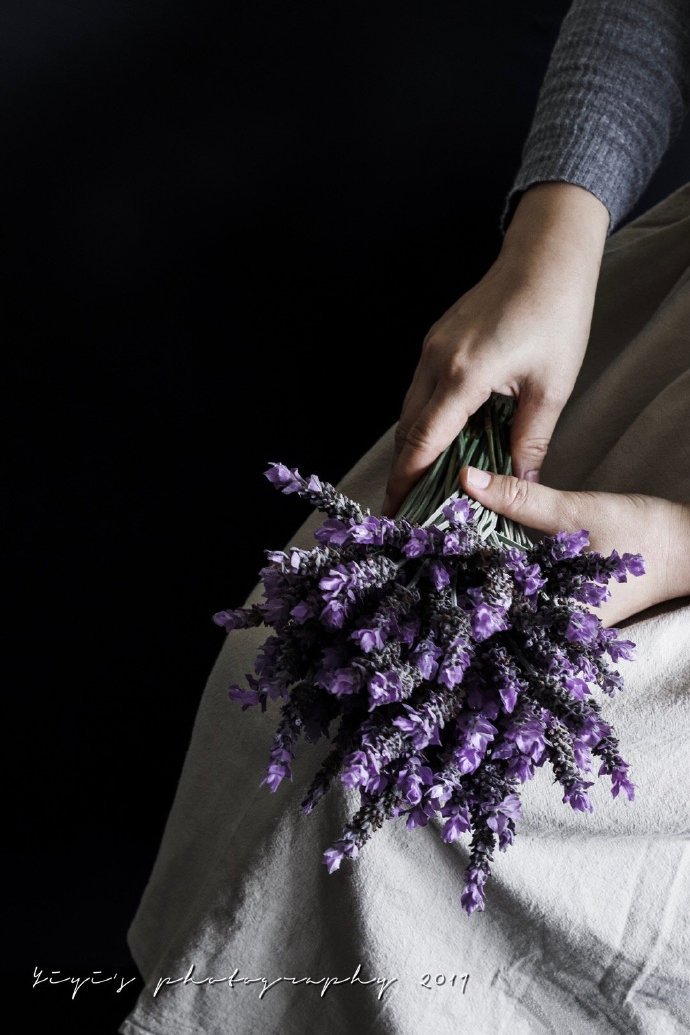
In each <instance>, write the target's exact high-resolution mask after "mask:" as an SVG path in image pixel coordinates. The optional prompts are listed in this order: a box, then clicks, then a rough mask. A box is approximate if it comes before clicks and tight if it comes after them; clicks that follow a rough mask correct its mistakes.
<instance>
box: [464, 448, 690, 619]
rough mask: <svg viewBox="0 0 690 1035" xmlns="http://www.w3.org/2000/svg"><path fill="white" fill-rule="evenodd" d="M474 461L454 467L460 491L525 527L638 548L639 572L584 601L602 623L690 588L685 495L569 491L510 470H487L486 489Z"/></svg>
mask: <svg viewBox="0 0 690 1035" xmlns="http://www.w3.org/2000/svg"><path fill="white" fill-rule="evenodd" d="M474 471H476V468H473V467H463V468H462V470H461V471H460V484H461V487H462V490H463V491H464V492H466V493H467V495H468V496H471V497H472V498H473V499H476V500H478V501H479V502H480V503H481V504H482V505H483V506H485V507H487V508H489V509H490V510H493V511H495V512H496V513H497V514H502V515H504V516H505V517H508V518H510V519H511V520H513V521H517V522H519V523H520V524H521V525H524V526H525V527H526V528H528V529H530V530H533V531H537V532H545V533H547V534H548V535H553V534H555V533H556V532H561V531H563V532H577V531H579V530H580V529H586V530H587V532H588V533H589V549H591V550H595V551H596V552H597V553H601V554H604V555H606V554H610V553H611V552H612V550H614V549H615V550H617V551H618V553H619V554H623V553H640V554H642V557H643V561H644V567H645V574H644V575H640V576H639V577H634V578H628V581H627V582H621V583H619V582H614V581H611V582H610V583H609V585H608V590H609V593H610V596H609V598H608V599H606V600H604V602H603V603H602V604H601V605H600V606H599V607H594V606H589V605H587V606H588V609H589V610H590V611H591V612H592V613H593V614H596V615H598V616H599V617H600V618H601V620H602V623H603V624H604V625H605V626H610V625H615V624H616V623H617V622H620V621H622V620H623V619H624V618H628V617H629V616H630V615H633V614H637V613H638V612H639V611H644V610H645V609H646V608H648V607H652V606H653V605H654V604H658V603H661V601H663V600H672V599H674V598H676V597H683V596H687V595H690V502H688V503H678V502H673V501H671V500H665V499H661V498H660V497H658V496H642V495H638V494H636V493H630V494H629V493H614V492H571V491H563V490H560V489H551V488H548V487H547V486H545V485H540V484H535V483H533V482H528V481H526V480H524V479H519V478H516V477H514V476H513V475H498V474H490V473H489V472H488V471H481V472H478V473H479V474H482V475H488V476H489V481H488V484H487V485H486V487H485V488H482V487H480V486H479V484H473V483H472V482H471V481H470V476H471V474H472V472H474Z"/></svg>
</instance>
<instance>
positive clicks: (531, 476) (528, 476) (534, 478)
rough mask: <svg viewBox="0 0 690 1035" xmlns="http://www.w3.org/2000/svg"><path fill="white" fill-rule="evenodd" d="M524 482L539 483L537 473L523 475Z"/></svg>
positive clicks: (531, 472)
mask: <svg viewBox="0 0 690 1035" xmlns="http://www.w3.org/2000/svg"><path fill="white" fill-rule="evenodd" d="M525 481H526V482H538V481H539V471H528V472H527V474H526V475H525Z"/></svg>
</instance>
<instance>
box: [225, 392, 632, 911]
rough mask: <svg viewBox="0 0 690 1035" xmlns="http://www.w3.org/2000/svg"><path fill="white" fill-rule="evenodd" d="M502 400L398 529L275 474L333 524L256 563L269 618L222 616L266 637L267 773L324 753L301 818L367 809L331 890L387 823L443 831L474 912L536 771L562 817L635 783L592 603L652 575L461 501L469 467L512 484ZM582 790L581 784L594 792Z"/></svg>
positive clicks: (308, 484) (610, 635) (348, 835)
mask: <svg viewBox="0 0 690 1035" xmlns="http://www.w3.org/2000/svg"><path fill="white" fill-rule="evenodd" d="M513 412H514V400H513V399H512V398H509V397H507V396H501V395H492V396H491V397H490V398H489V400H487V402H486V403H485V404H484V405H483V407H482V408H481V409H480V410H478V411H477V413H476V414H474V416H473V417H472V418H470V420H469V422H468V424H467V426H466V427H465V428H464V429H463V431H462V432H461V433H460V434H459V435H458V437H457V439H456V440H455V441H454V442H453V443H452V444H451V445H450V446H448V448H447V449H446V450H445V451H444V452H443V453H442V454H441V456H439V458H438V459H437V461H436V463H435V464H433V465H432V467H431V468H430V469H429V470H428V471H427V472H426V474H425V475H424V476H423V477H422V478H421V479H420V480H419V482H418V483H417V484H416V486H415V487H414V489H413V490H412V491H411V493H410V494H409V496H408V497H407V499H406V500H405V502H404V504H403V505H402V507H401V509H400V511H399V512H398V514H397V515H396V518H395V519H391V518H387V517H377V516H376V515H373V514H371V512H370V511H369V510H368V509H367V510H363V509H362V508H361V507H360V506H359V504H358V503H356V502H355V501H354V500H352V499H349V498H348V497H347V496H345V495H343V494H342V493H340V492H338V491H337V490H336V489H335V488H334V486H333V485H331V484H329V483H328V482H323V481H321V480H320V479H319V478H318V477H317V476H316V475H314V474H312V475H311V476H310V477H308V478H304V477H303V476H302V475H301V474H300V473H299V471H298V470H297V469H296V468H293V469H290V468H288V467H286V466H284V465H283V464H281V463H272V464H271V465H270V467H269V469H268V470H267V471H266V472H265V475H266V477H267V478H268V480H269V481H270V482H271V483H272V484H273V485H274V486H275V487H276V488H277V489H279V490H280V491H281V492H283V493H286V494H289V493H296V494H297V495H298V496H300V497H301V498H302V499H304V500H306V501H308V502H309V503H310V504H311V505H312V506H313V507H315V508H317V509H318V510H320V511H322V512H324V513H325V514H326V515H327V518H326V520H324V522H323V524H322V525H321V527H320V528H319V529H318V530H317V531H316V532H315V533H314V537H315V539H316V540H317V543H318V545H316V546H315V547H314V548H313V549H311V550H302V549H297V548H296V547H293V548H290V549H289V550H288V551H287V552H286V551H281V550H277V551H268V550H267V551H266V554H267V558H268V561H269V563H268V565H267V566H266V567H264V568H262V569H261V572H260V575H261V579H262V584H263V591H264V597H265V601H264V602H263V603H260V604H254V605H252V606H251V607H249V608H236V609H234V610H229V611H221V612H219V613H218V614H216V615H214V621H215V622H216V623H217V624H218V625H220V626H222V627H224V628H225V629H226V630H227V631H230V630H233V629H239V628H247V627H249V626H258V625H262V624H263V625H266V626H269V627H270V628H271V629H272V630H273V634H272V635H269V636H268V637H267V638H266V640H265V641H264V643H263V644H262V646H261V648H260V650H259V652H258V655H257V658H256V661H255V671H254V673H247V675H246V679H247V683H248V688H244V687H241V686H237V685H233V686H232V687H230V690H229V696H230V698H231V699H232V700H234V701H236V702H239V704H240V705H241V706H242V710H245V709H247V708H249V707H252V706H256V705H260V706H261V709H262V711H265V710H266V707H267V701H268V698H272V699H275V700H279V701H280V702H281V706H280V721H279V724H278V728H277V730H276V733H275V737H274V740H273V745H272V749H271V753H270V760H269V764H268V767H267V771H266V774H265V776H264V778H263V780H262V781H261V783H262V784H264V783H265V784H267V785H268V788H269V790H270V791H276V790H277V789H278V787H279V785H280V783H281V781H282V780H283V779H285V777H290V778H292V770H291V761H292V759H293V758H294V757H295V748H296V745H297V742H298V740H299V738H300V736H301V735H303V736H304V739H305V740H306V741H308V742H310V743H315V742H316V741H318V740H319V739H320V738H321V737H326V738H328V739H329V740H330V743H331V750H330V752H329V753H328V754H327V756H326V758H325V761H324V762H323V764H322V765H321V767H320V768H319V770H318V772H317V773H316V774H315V776H314V778H313V780H312V782H311V785H310V786H309V788H308V790H307V792H306V796H305V797H304V800H303V801H302V804H301V808H302V810H303V812H304V813H310V812H311V811H312V810H313V809H314V807H315V806H316V805H317V804H318V802H319V801H320V800H321V799H322V798H323V797H324V795H325V794H326V793H327V791H328V790H329V788H330V787H331V785H332V783H333V781H334V780H336V779H340V780H341V781H342V783H343V784H344V785H345V786H346V787H349V788H354V789H359V794H360V807H359V809H358V810H357V812H356V813H355V814H354V815H353V816H352V817H351V820H350V822H349V823H348V824H347V825H346V826H345V827H344V828H343V830H342V833H341V836H340V838H339V839H338V840H336V841H335V842H334V843H333V844H332V845H330V847H328V848H327V849H326V851H324V853H323V859H324V862H325V864H326V866H327V868H328V871H329V873H332V872H333V871H334V870H337V869H338V867H339V866H340V865H341V862H342V860H343V859H356V857H357V855H358V854H359V852H360V850H361V849H362V847H363V846H364V844H365V843H366V842H367V841H368V840H369V838H370V837H371V836H372V834H373V833H374V832H375V831H376V830H378V829H379V828H380V827H381V826H382V824H383V823H384V822H385V821H386V820H388V819H393V818H395V817H400V816H405V824H406V827H407V829H408V830H412V829H414V828H415V827H420V826H425V825H426V824H427V823H428V822H429V819H430V818H432V817H439V818H440V819H441V820H442V837H443V840H444V841H445V842H453V841H455V840H457V839H458V838H459V837H460V836H461V835H463V834H468V835H469V838H470V845H469V865H468V867H467V869H466V871H465V874H464V888H463V890H462V893H461V896H460V902H461V905H462V907H463V908H464V909H465V910H466V911H467V913H468V914H471V913H472V912H473V911H474V910H475V909H480V910H481V909H483V908H484V903H485V891H484V885H485V883H486V881H487V878H488V877H489V875H490V872H491V861H492V858H493V853H494V851H495V848H496V845H498V848H499V850H501V851H505V849H506V848H507V847H508V846H509V845H510V844H511V843H512V842H513V839H514V835H515V826H516V821H517V820H518V819H519V818H520V794H519V789H520V785H521V784H523V783H524V782H525V781H526V780H529V779H531V778H532V777H533V776H534V774H535V772H536V770H537V769H538V768H540V767H541V766H543V765H544V764H545V763H546V762H548V763H549V764H550V766H551V769H552V771H553V775H554V783H558V784H560V788H561V790H562V792H563V797H562V800H563V802H564V803H565V804H567V805H569V806H570V807H571V808H573V809H576V810H578V811H591V810H592V803H591V801H590V800H589V797H588V793H587V792H588V788H589V787H591V786H593V783H594V778H593V761H594V760H593V756H595V758H596V759H597V760H598V762H599V766H598V772H597V774H596V775H598V776H602V775H607V776H608V777H609V778H610V780H611V793H612V794H613V796H614V797H616V796H617V795H618V794H619V792H620V791H624V792H625V794H626V795H627V797H628V799H629V800H633V799H634V784H633V783H632V782H631V781H630V779H629V776H628V770H629V766H628V763H627V762H625V761H624V760H623V758H622V757H621V755H620V754H619V747H618V742H617V739H616V736H615V735H614V731H613V729H612V727H611V726H610V725H609V724H608V723H607V722H605V721H604V719H603V718H602V716H601V709H600V705H599V704H598V702H597V700H596V697H595V694H594V692H593V688H598V689H599V690H601V691H603V692H604V693H606V694H609V695H613V694H614V692H615V691H616V690H620V689H622V688H623V679H622V677H621V675H620V673H619V672H618V671H616V670H614V669H612V668H610V667H609V665H608V663H607V660H606V656H608V658H610V659H611V660H612V661H613V662H614V663H615V662H617V661H618V660H619V659H620V658H628V659H629V658H631V657H632V651H633V648H634V647H635V644H634V643H633V642H631V641H630V640H622V639H619V638H618V635H617V634H618V630H616V629H606V628H604V627H603V625H602V623H601V620H600V618H599V617H597V616H596V615H595V614H593V613H592V612H591V611H590V610H589V609H588V608H587V607H586V606H585V605H587V604H589V605H594V606H598V605H599V604H600V603H601V602H602V601H603V600H605V599H606V598H607V597H608V596H609V592H608V590H607V588H606V586H607V583H608V582H609V581H610V579H611V578H613V579H615V580H616V581H618V582H625V581H627V574H628V573H630V574H632V575H641V574H643V573H644V567H643V560H642V557H641V555H640V554H628V553H624V554H623V555H622V556H619V555H618V553H617V552H616V551H615V550H614V551H613V552H612V553H611V555H610V556H608V557H604V556H602V555H600V554H598V553H595V552H588V553H585V552H584V548H585V547H586V546H587V544H588V541H589V540H588V533H587V531H586V530H584V529H583V530H580V531H578V532H574V533H567V532H559V533H558V534H557V535H553V536H545V537H543V538H542V539H541V541H539V542H532V541H530V539H529V538H528V536H527V535H526V533H525V531H524V529H522V528H521V527H520V526H519V525H517V524H515V523H513V522H511V521H510V520H508V519H507V518H505V517H502V516H500V515H497V514H495V513H493V512H491V511H488V510H486V509H485V508H483V507H482V506H481V504H479V503H478V502H477V501H476V500H472V499H470V498H468V497H467V496H466V495H464V494H463V493H461V492H459V491H458V490H457V489H455V491H454V487H456V486H457V485H458V484H459V481H458V474H459V471H460V468H461V467H463V466H464V465H466V464H470V463H471V464H473V465H474V466H475V467H483V468H486V469H490V470H493V471H496V472H499V473H502V474H510V473H511V460H510V455H509V450H508V441H509V432H510V423H511V420H512V416H513ZM588 776H592V779H587V777H588Z"/></svg>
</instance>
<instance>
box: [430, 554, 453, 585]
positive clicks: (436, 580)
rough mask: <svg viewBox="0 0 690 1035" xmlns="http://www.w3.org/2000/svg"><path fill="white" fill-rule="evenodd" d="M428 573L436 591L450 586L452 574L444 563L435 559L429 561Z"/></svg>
mask: <svg viewBox="0 0 690 1035" xmlns="http://www.w3.org/2000/svg"><path fill="white" fill-rule="evenodd" d="M426 572H427V575H428V577H429V578H430V579H431V582H432V583H433V586H434V589H435V590H439V589H444V588H445V587H446V586H449V585H450V572H449V571H448V568H447V567H446V565H445V564H444V563H443V561H439V560H436V559H435V558H434V559H433V560H429V561H427V564H426Z"/></svg>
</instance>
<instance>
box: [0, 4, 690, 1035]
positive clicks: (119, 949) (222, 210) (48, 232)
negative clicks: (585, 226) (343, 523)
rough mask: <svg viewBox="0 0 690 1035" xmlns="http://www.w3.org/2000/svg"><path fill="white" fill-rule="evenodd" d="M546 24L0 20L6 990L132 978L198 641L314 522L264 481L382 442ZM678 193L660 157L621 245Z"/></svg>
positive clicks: (283, 18)
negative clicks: (8, 584) (135, 919)
mask: <svg viewBox="0 0 690 1035" xmlns="http://www.w3.org/2000/svg"><path fill="white" fill-rule="evenodd" d="M567 6H568V4H567V3H564V2H562V0H559V2H558V3H551V2H547V0H540V2H527V3H524V4H515V3H510V2H508V0H500V2H499V0H494V2H488V3H484V4H482V5H467V4H463V3H457V2H453V3H451V2H440V3H437V4H434V5H420V4H419V3H413V2H410V0H403V2H396V3H391V2H388V0H384V2H382V3H377V4H371V3H363V2H361V0H354V2H352V3H349V4H347V5H333V4H328V3H326V4H324V3H316V2H311V0H309V2H305V3H298V4H279V3H276V2H266V0H252V2H249V0H240V2H235V3H232V4H228V3H219V2H217V0H195V2H194V3H192V2H191V0H167V2H166V3H162V2H159V0H146V2H143V3H142V2H134V0H125V2H122V0H118V2H115V0H94V2H90V3H88V4H85V3H76V2H73V0H68V2H65V3H59V4H56V3H54V2H47V0H36V2H35V3H33V4H31V5H27V4H25V3H24V2H23V0H7V2H6V3H5V5H4V19H3V20H4V31H3V34H2V43H1V44H0V46H1V47H2V52H3V57H2V61H0V77H1V79H2V90H3V94H4V98H5V103H4V105H3V116H4V121H5V125H4V129H3V140H4V143H5V159H4V161H3V164H2V172H1V173H0V175H1V176H2V182H3V189H2V223H3V227H2V230H3V238H4V247H3V249H2V279H3V283H4V286H5V292H6V303H5V306H4V314H3V315H4V321H3V322H4V327H3V340H4V341H5V343H6V346H5V353H4V354H5V357H6V362H7V363H8V365H9V368H10V369H9V374H10V381H9V383H10V386H11V387H10V391H9V393H8V400H7V403H6V406H5V414H6V418H7V420H8V439H9V446H10V449H9V451H8V452H9V474H10V479H9V483H10V484H9V490H10V491H9V502H10V511H11V519H12V523H11V530H10V534H9V536H8V543H9V547H10V549H9V554H10V556H9V568H10V578H11V580H12V584H13V589H12V595H11V622H10V638H9V644H10V652H11V654H12V655H13V662H12V665H11V667H10V668H9V678H8V680H7V690H8V694H9V698H10V701H11V704H12V705H13V707H12V708H11V712H10V719H9V722H8V724H7V726H6V729H7V731H8V737H9V739H10V740H11V741H12V742H14V748H15V754H16V759H15V760H14V762H13V768H12V769H11V772H12V775H13V776H14V773H15V772H16V773H17V777H16V780H17V792H16V793H15V794H14V795H13V797H14V799H15V801H16V804H17V808H16V810H15V812H16V818H15V822H14V824H13V828H12V835H11V839H10V846H9V862H10V864H11V867H12V869H13V873H12V875H11V877H10V883H9V884H8V885H7V887H8V888H10V889H12V891H13V892H14V894H13V895H12V898H13V902H12V903H11V904H10V912H11V915H12V919H13V921H14V923H15V925H16V934H15V935H13V937H12V939H11V941H10V944H11V946H12V951H11V955H10V958H9V960H8V970H9V972H10V974H11V975H12V976H13V977H14V978H16V980H17V983H18V986H19V987H22V988H25V987H26V986H27V985H28V986H29V988H30V985H31V980H32V979H31V975H32V974H33V970H34V967H38V968H41V969H43V970H44V971H45V972H46V973H47V972H49V971H53V970H56V971H60V972H61V973H62V974H66V975H81V976H84V975H86V974H89V973H91V972H93V971H95V970H98V971H101V972H102V973H103V974H110V973H117V974H119V975H122V974H126V975H128V976H133V975H134V974H136V970H135V968H134V965H133V963H132V961H131V958H130V957H129V953H128V950H127V946H126V942H125V933H126V929H127V926H128V924H129V921H130V920H131V918H132V916H133V914H134V911H135V909H136V906H137V903H138V901H139V897H140V895H141V892H142V890H143V887H144V885H145V882H146V880H147V878H148V874H149V872H150V869H151V866H152V864H153V861H154V858H155V854H156V850H157V847H158V843H159V840H160V836H161V833H162V830H163V826H164V823H165V819H166V816H167V813H168V810H169V807H170V804H171V802H172V799H173V795H174V792H175V787H176V783H177V778H178V775H179V771H180V768H181V765H182V762H183V759H184V754H185V750H186V747H187V743H188V740H189V736H190V732H191V728H192V724H193V721H194V716H195V712H196V708H197V705H198V701H199V698H200V695H201V692H202V689H203V685H204V682H205V679H206V676H207V673H208V671H209V669H210V667H211V665H212V663H213V661H214V658H215V656H216V654H217V652H218V650H219V649H220V646H221V643H222V637H223V633H222V632H221V631H220V630H219V629H218V628H216V627H215V626H214V625H213V624H212V622H211V615H212V613H213V612H214V611H216V610H219V609H221V608H224V607H234V606H238V605H239V604H241V603H242V602H243V600H244V598H245V597H246V595H247V593H248V592H249V591H250V589H251V588H252V587H253V585H254V584H255V582H256V579H257V572H258V569H259V567H260V566H261V565H262V563H263V551H264V549H265V548H269V547H271V548H278V547H282V546H283V544H284V543H285V542H286V541H287V539H288V538H289V536H290V535H291V534H292V533H293V531H295V530H296V528H297V527H298V525H299V524H301V522H302V521H303V520H304V518H305V517H306V516H307V513H308V508H307V507H306V505H304V504H302V503H301V502H299V501H295V500H294V499H286V498H284V497H282V496H280V495H279V494H277V493H276V492H275V490H273V489H272V488H271V487H270V486H269V485H268V483H267V482H266V481H265V480H264V479H263V476H262V472H263V471H264V470H265V468H266V466H267V464H268V462H269V461H272V460H281V461H283V462H285V463H287V464H289V465H291V466H292V465H296V466H299V468H300V470H301V471H302V472H303V473H311V472H315V473H318V474H319V475H321V476H323V477H324V478H328V479H330V480H333V481H337V480H338V479H339V478H340V477H341V476H342V475H343V474H344V473H345V472H346V470H348V469H349V468H350V467H351V466H352V464H353V463H354V462H355V461H356V460H357V459H358V457H359V456H360V455H361V454H362V453H363V452H364V451H365V450H366V449H368V448H369V446H370V445H372V444H373V442H374V441H375V440H376V439H377V438H378V437H379V436H380V435H381V434H382V433H383V432H384V431H385V430H386V429H387V428H388V427H389V426H390V425H391V424H392V423H393V422H394V421H395V420H396V419H397V417H398V415H399V412H400V407H401V404H402V399H403V396H404V394H405V391H406V389H407V387H408V385H409V382H410V380H411V377H412V373H413V371H414V367H415V365H416V362H417V358H418V354H419V349H420V347H421V342H422V339H423V337H424V335H425V333H426V331H427V330H428V328H429V326H430V325H431V324H432V323H433V322H434V321H435V320H436V319H438V317H439V316H440V315H441V313H442V312H443V311H444V310H445V309H447V308H448V306H450V305H451V304H452V303H453V302H454V301H455V300H456V299H457V297H458V296H459V295H460V294H461V293H462V292H463V291H465V290H467V289H468V288H469V287H470V286H471V285H472V284H473V283H474V282H476V280H478V279H479V278H480V277H481V276H482V274H483V273H484V272H485V270H486V268H487V267H488V265H489V264H490V262H491V261H492V259H493V258H494V256H495V254H496V252H497V250H498V247H499V244H500V234H499V229H498V221H499V216H500V213H501V210H502V207H503V202H504V198H505V195H506V193H507V191H508V189H509V187H510V184H511V181H512V177H513V175H514V173H515V172H516V170H517V167H518V164H519V160H520V150H521V146H522V142H523V140H524V138H525V136H526V133H527V130H528V127H529V123H530V119H531V116H532V112H533V109H534V105H535V102H536V97H537V92H538V88H539V84H540V82H541V79H542V76H543V73H544V70H545V68H546V64H547V61H548V57H549V53H550V50H551V47H552V46H553V43H554V41H555V38H556V35H557V32H558V26H559V23H560V19H561V18H562V16H563V14H564V12H565V10H566V9H567ZM688 179H690V133H689V132H688V126H687V125H686V127H685V130H684V133H683V135H682V136H681V137H680V138H679V139H678V140H677V142H676V143H675V145H674V146H673V148H672V150H671V151H670V152H669V153H668V155H667V157H666V159H665V160H664V163H663V165H662V167H661V168H660V169H659V171H658V173H657V175H656V177H655V179H654V181H653V183H652V184H651V185H650V187H649V189H648V190H647V191H646V193H645V196H644V197H643V198H642V199H641V200H640V203H639V204H638V206H637V208H636V211H635V213H632V214H631V217H632V215H635V214H636V213H637V212H639V211H642V210H643V209H644V208H646V207H647V206H648V205H649V204H651V203H654V202H655V201H658V200H660V199H661V198H662V197H663V196H664V195H665V194H667V193H668V192H669V191H670V190H671V189H674V188H675V187H677V186H678V185H679V184H680V183H682V182H684V181H685V180H688ZM381 360H383V363H382V362H381ZM14 587H16V588H14ZM15 888H17V890H16V891H14V889H15ZM138 987H139V982H138V981H137V982H135V983H134V984H133V985H130V986H128V988H127V989H125V990H124V991H123V993H122V994H121V995H120V996H118V995H116V994H115V993H114V992H113V991H112V989H111V987H110V986H105V987H102V988H98V989H97V988H89V987H85V988H84V989H82V990H81V991H80V992H79V993H78V995H77V996H76V997H75V999H74V1000H70V998H69V995H68V994H66V993H67V989H66V988H65V987H54V988H50V987H46V986H40V987H39V988H36V989H30V996H31V999H30V1004H29V1013H28V1014H27V1015H26V1016H28V1017H29V1018H30V1019H29V1021H28V1022H25V1024H24V1028H25V1029H26V1030H30V1031H37V1032H38V1031H40V1032H42V1033H43V1032H52V1031H63V1030H65V1031H69V1032H70V1035H76V1033H77V1032H81V1031H84V1032H90V1033H94V1032H99V1033H101V1032H102V1033H106V1032H114V1031H115V1030H116V1027H117V1023H118V1022H119V1020H120V1018H121V1017H122V1016H124V1014H125V1013H126V1012H128V1010H129V1009H130V1008H131V1005H132V1003H133V998H134V995H133V993H134V989H137V990H138Z"/></svg>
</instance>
